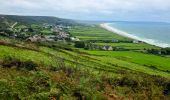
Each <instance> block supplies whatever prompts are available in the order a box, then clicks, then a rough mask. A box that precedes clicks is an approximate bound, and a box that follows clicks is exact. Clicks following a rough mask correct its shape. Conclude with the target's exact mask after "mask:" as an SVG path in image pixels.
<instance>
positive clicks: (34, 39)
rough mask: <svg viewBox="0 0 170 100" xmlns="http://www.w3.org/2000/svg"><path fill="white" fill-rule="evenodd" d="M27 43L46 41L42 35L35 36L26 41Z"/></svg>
mask: <svg viewBox="0 0 170 100" xmlns="http://www.w3.org/2000/svg"><path fill="white" fill-rule="evenodd" d="M26 41H30V42H40V41H46V39H45V38H44V37H43V36H41V35H34V36H32V37H29V38H28V39H26Z"/></svg>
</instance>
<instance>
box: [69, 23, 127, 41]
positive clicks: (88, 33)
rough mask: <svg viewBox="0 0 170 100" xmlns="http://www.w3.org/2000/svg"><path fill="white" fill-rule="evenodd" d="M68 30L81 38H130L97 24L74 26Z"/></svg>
mask: <svg viewBox="0 0 170 100" xmlns="http://www.w3.org/2000/svg"><path fill="white" fill-rule="evenodd" d="M70 32H71V34H72V35H73V36H76V37H78V38H80V39H82V40H112V39H118V40H130V39H128V38H125V37H122V36H119V35H117V34H113V33H112V32H109V31H107V30H105V29H102V28H100V27H99V26H93V27H90V26H75V27H74V28H72V29H70Z"/></svg>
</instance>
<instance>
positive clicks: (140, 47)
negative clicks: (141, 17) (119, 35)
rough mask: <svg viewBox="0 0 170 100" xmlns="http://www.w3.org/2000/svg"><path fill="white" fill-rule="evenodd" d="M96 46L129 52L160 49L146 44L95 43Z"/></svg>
mask: <svg viewBox="0 0 170 100" xmlns="http://www.w3.org/2000/svg"><path fill="white" fill-rule="evenodd" d="M95 44H98V45H110V46H113V47H118V48H125V49H130V50H143V49H153V48H154V49H160V48H159V47H156V46H152V45H149V44H146V43H95Z"/></svg>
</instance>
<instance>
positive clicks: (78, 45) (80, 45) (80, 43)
mask: <svg viewBox="0 0 170 100" xmlns="http://www.w3.org/2000/svg"><path fill="white" fill-rule="evenodd" d="M75 47H76V48H84V47H85V43H84V42H82V41H76V42H75Z"/></svg>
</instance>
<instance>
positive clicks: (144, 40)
mask: <svg viewBox="0 0 170 100" xmlns="http://www.w3.org/2000/svg"><path fill="white" fill-rule="evenodd" d="M109 24H110V23H103V24H100V27H102V28H104V29H106V30H108V31H111V32H113V33H116V34H118V35H121V36H124V37H128V38H131V39H134V40H138V41H142V42H145V43H148V44H150V45H155V46H158V47H162V48H166V47H170V45H169V44H166V43H160V42H158V41H156V40H153V39H147V38H141V37H138V36H135V35H132V34H128V33H127V32H124V31H121V30H118V29H116V28H114V27H112V26H110V25H109Z"/></svg>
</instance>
